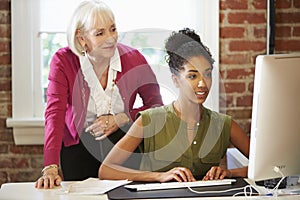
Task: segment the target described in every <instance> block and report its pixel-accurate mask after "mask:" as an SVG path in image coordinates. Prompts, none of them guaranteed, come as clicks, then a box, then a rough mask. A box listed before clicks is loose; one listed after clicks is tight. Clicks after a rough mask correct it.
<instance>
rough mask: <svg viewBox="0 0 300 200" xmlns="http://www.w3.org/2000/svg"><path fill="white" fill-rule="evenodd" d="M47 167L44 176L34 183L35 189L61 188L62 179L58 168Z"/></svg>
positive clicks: (43, 171) (43, 172)
mask: <svg viewBox="0 0 300 200" xmlns="http://www.w3.org/2000/svg"><path fill="white" fill-rule="evenodd" d="M50 166H52V165H49V166H46V167H45V168H44V169H43V170H42V174H43V175H42V176H41V177H40V178H39V179H38V180H37V181H36V182H35V183H34V187H35V188H38V189H42V188H44V189H52V188H54V187H55V186H59V185H60V183H61V181H62V179H61V177H60V175H59V174H58V168H57V167H50Z"/></svg>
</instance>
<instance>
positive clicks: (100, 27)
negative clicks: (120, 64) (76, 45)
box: [82, 20, 118, 59]
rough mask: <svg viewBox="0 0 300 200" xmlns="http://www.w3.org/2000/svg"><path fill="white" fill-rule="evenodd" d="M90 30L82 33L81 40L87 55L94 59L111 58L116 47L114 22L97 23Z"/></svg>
mask: <svg viewBox="0 0 300 200" xmlns="http://www.w3.org/2000/svg"><path fill="white" fill-rule="evenodd" d="M95 24H97V25H96V26H95V27H93V28H92V29H91V30H88V31H86V32H84V34H83V37H82V39H83V40H84V43H85V44H86V46H87V53H88V55H89V56H92V57H94V58H96V59H98V58H100V59H101V58H111V57H112V56H113V55H114V53H115V49H116V47H117V40H118V32H117V28H116V25H115V23H114V21H111V20H105V21H104V22H101V23H100V22H98V23H95Z"/></svg>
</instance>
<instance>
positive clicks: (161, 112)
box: [139, 104, 231, 178]
mask: <svg viewBox="0 0 300 200" xmlns="http://www.w3.org/2000/svg"><path fill="white" fill-rule="evenodd" d="M202 110H203V113H202V118H201V120H200V121H199V123H197V126H196V127H195V137H194V139H193V142H192V143H191V144H189V142H188V137H187V124H186V122H184V121H182V120H181V119H180V118H179V117H178V116H177V115H176V113H175V110H174V107H173V104H169V105H165V106H161V107H156V108H152V109H148V110H145V111H142V112H140V114H141V116H142V122H143V126H144V129H143V131H144V140H143V143H142V144H141V145H140V147H139V148H140V150H141V152H143V158H142V161H141V165H140V169H141V170H146V171H161V172H163V171H168V170H170V169H172V168H174V167H186V168H189V169H190V170H191V172H192V173H193V175H194V177H197V178H200V177H202V176H204V175H205V174H206V172H207V171H208V170H209V169H210V168H211V167H212V166H218V165H219V163H220V160H221V159H222V157H223V156H224V155H225V154H226V150H227V147H228V145H229V139H230V130H231V117H230V116H228V115H224V114H221V113H217V112H214V111H211V110H209V109H207V108H205V107H203V109H202Z"/></svg>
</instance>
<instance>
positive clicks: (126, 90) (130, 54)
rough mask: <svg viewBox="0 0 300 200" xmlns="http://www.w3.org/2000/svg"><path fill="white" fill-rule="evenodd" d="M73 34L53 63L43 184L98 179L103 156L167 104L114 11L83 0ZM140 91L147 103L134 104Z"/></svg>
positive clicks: (38, 184) (92, 0)
mask: <svg viewBox="0 0 300 200" xmlns="http://www.w3.org/2000/svg"><path fill="white" fill-rule="evenodd" d="M67 38H68V47H65V48H61V49H59V50H58V51H57V52H56V54H55V55H54V56H53V58H52V62H51V65H50V73H49V86H48V90H47V108H46V112H45V121H46V123H45V145H44V166H45V167H44V169H43V170H42V177H40V178H39V179H38V180H37V181H36V183H35V187H37V188H53V187H54V186H55V185H59V184H60V182H61V180H62V178H63V179H64V180H83V179H85V178H88V177H97V173H98V168H99V166H100V164H101V162H102V160H103V159H104V158H105V156H106V154H107V153H108V152H109V150H110V149H111V148H112V146H113V145H114V143H116V142H117V141H118V140H119V139H120V138H121V137H122V136H123V135H124V134H125V132H126V131H127V130H128V128H129V126H130V125H131V123H132V121H134V119H135V117H136V114H137V113H138V112H140V111H142V110H145V109H147V108H151V107H154V106H158V105H162V99H161V95H160V92H159V85H158V83H157V80H156V77H155V75H154V73H153V71H152V70H151V68H150V66H149V65H148V64H147V62H146V60H145V58H144V57H143V56H142V55H141V54H140V53H139V52H138V51H137V50H136V49H133V48H131V47H128V46H125V45H123V44H120V43H118V42H117V40H118V32H117V28H116V23H115V19H114V15H113V13H112V11H111V10H110V8H109V7H108V6H107V5H105V4H104V3H102V2H100V1H97V0H90V1H84V2H82V3H81V4H80V5H79V6H78V8H77V9H76V10H75V12H74V14H73V17H72V19H71V22H70V25H69V27H68V31H67ZM141 74H143V76H141ZM137 95H139V96H140V97H141V98H142V100H143V106H142V107H140V108H133V105H134V102H135V99H136V96H137ZM138 165H139V160H138V159H136V158H134V159H132V160H131V161H130V162H128V166H131V167H137V166H138ZM59 166H60V167H61V170H62V174H60V173H59V169H58V168H59Z"/></svg>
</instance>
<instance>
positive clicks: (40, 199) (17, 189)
mask: <svg viewBox="0 0 300 200" xmlns="http://www.w3.org/2000/svg"><path fill="white" fill-rule="evenodd" d="M247 181H248V182H249V183H250V184H252V183H251V181H249V180H247ZM255 188H256V190H257V191H259V192H263V190H264V188H262V187H257V186H255ZM82 199H84V200H90V199H97V200H107V199H108V198H107V196H106V195H72V194H64V193H63V192H62V189H61V187H58V188H56V189H48V190H45V189H36V188H34V183H33V182H22V183H4V184H2V186H1V189H0V200H82ZM187 199H195V200H196V199H201V200H216V199H228V200H229V199H233V197H205V198H203V197H202V198H200V197H199V198H177V200H187ZM234 199H235V200H242V199H243V200H245V199H247V200H248V199H268V200H272V199H278V200H292V199H293V200H294V199H298V200H299V199H300V195H297V196H279V197H266V196H265V197H263V196H256V197H255V196H252V197H242V196H239V197H234ZM168 200H172V199H171V198H169V199H168ZM173 200H175V199H174V198H173Z"/></svg>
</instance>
